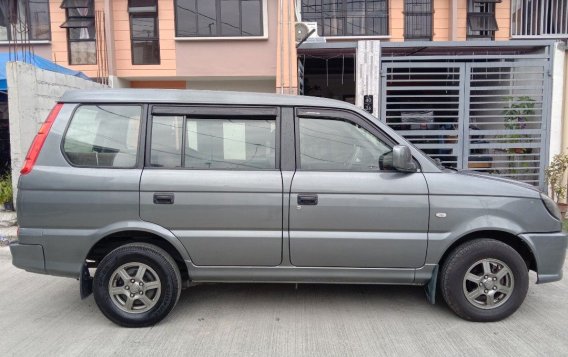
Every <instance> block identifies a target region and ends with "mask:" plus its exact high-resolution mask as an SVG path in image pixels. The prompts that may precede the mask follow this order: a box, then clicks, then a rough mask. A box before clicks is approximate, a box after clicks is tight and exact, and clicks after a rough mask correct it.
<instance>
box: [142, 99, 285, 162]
mask: <svg viewBox="0 0 568 357" xmlns="http://www.w3.org/2000/svg"><path fill="white" fill-rule="evenodd" d="M154 116H183V117H184V124H183V125H184V129H182V143H183V144H182V150H181V156H182V157H183V156H184V155H185V149H186V148H185V146H186V145H185V142H186V136H187V133H186V130H185V125H186V123H187V119H190V118H195V119H204V120H206V119H212V120H223V119H229V120H230V119H242V120H265V119H270V120H274V121H275V122H276V132H275V133H274V135H275V146H276V147H275V149H274V160H275V162H274V168H271V169H256V170H252V169H246V168H242V169H241V168H236V169H221V168H214V169H202V168H191V167H157V166H152V165H151V162H150V159H151V152H152V128H153V123H154ZM281 126H282V114H281V108H280V107H276V106H241V105H215V106H213V105H211V106H192V105H164V104H151V105H150V106H149V110H148V120H147V127H146V133H147V134H146V145H145V146H146V147H145V155H144V170H187V171H251V172H255V171H280V168H281V160H282V158H281V147H280V143H281V135H282V134H281V133H282V130H281Z"/></svg>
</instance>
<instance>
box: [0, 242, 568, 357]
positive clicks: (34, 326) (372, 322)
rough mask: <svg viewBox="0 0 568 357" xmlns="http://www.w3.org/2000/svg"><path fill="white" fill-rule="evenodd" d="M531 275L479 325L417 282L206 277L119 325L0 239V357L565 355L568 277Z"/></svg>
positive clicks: (75, 289)
mask: <svg viewBox="0 0 568 357" xmlns="http://www.w3.org/2000/svg"><path fill="white" fill-rule="evenodd" d="M567 264H568V263H567ZM566 270H567V269H566V268H565V276H567V277H568V272H567V271H566ZM531 280H532V283H531V286H530V289H529V293H528V296H527V299H526V300H525V303H524V304H523V306H522V307H521V308H520V310H519V311H517V313H516V314H515V315H513V316H512V317H510V318H509V319H507V320H505V321H501V322H496V323H488V324H481V323H470V322H465V321H463V320H461V319H459V318H458V317H456V316H455V315H453V313H452V312H451V311H449V309H448V308H447V307H446V306H445V305H444V304H442V303H440V302H438V304H437V305H435V306H432V305H430V304H428V302H427V301H426V297H425V295H424V291H423V290H422V289H421V288H419V287H394V286H353V285H349V286H348V285H299V288H298V290H295V289H294V285H290V284H288V285H284V284H277V285H271V284H206V285H199V286H195V287H192V288H190V289H187V290H185V291H183V292H182V295H181V298H180V301H179V303H178V305H177V306H176V308H175V309H174V311H172V313H171V314H170V316H169V317H168V318H166V319H165V320H164V321H162V322H161V323H160V324H158V325H157V326H154V327H152V328H145V329H126V328H120V327H118V326H115V325H114V324H112V323H111V322H110V321H108V320H107V319H106V318H105V317H104V316H103V315H102V314H101V313H100V312H99V311H98V308H97V306H96V304H95V302H94V300H93V298H92V296H91V297H89V298H88V299H86V300H84V301H81V300H80V298H79V286H78V283H77V281H75V280H72V279H65V278H57V277H51V276H45V275H38V274H31V273H27V272H24V271H22V270H19V269H16V268H14V267H13V266H12V265H11V257H10V254H9V250H8V248H0V356H39V355H41V356H55V355H57V356H62V355H65V356H67V355H72V356H95V355H96V356H100V355H128V356H137V357H140V356H148V355H155V356H170V355H188V356H262V357H264V356H394V355H400V356H476V357H479V356H568V280H567V279H565V280H563V281H561V282H557V283H552V284H545V285H534V280H535V276H534V274H532V276H531Z"/></svg>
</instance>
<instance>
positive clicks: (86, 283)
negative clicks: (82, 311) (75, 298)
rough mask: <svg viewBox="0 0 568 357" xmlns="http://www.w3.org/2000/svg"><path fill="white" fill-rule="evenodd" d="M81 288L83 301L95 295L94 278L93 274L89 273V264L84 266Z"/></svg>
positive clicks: (80, 280) (80, 282)
mask: <svg viewBox="0 0 568 357" xmlns="http://www.w3.org/2000/svg"><path fill="white" fill-rule="evenodd" d="M79 288H80V292H81V300H83V299H85V298H87V297H89V295H91V294H92V293H93V278H92V277H91V273H89V268H88V267H87V263H85V264H83V268H81V278H80V279H79Z"/></svg>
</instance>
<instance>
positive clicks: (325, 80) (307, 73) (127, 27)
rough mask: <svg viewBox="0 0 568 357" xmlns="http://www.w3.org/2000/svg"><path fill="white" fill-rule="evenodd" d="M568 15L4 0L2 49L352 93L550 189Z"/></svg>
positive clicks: (104, 67)
mask: <svg viewBox="0 0 568 357" xmlns="http://www.w3.org/2000/svg"><path fill="white" fill-rule="evenodd" d="M567 14H568V0H18V1H16V0H7V1H2V2H0V52H7V51H13V52H16V51H18V50H22V49H23V50H25V49H28V50H31V51H33V52H34V53H35V54H37V55H40V56H43V57H45V58H47V59H50V60H52V61H54V62H56V63H57V64H60V65H63V66H66V67H69V68H72V69H74V70H79V71H82V72H84V73H85V74H87V75H88V76H90V77H92V78H95V79H98V80H99V81H101V82H104V83H106V82H108V83H109V84H110V85H111V86H113V87H133V88H191V89H217V90H220V89H223V90H243V91H257V92H277V93H287V94H300V95H315V96H323V97H329V98H335V99H339V100H343V101H348V102H352V103H354V104H356V105H359V106H361V107H365V108H366V109H367V110H369V111H370V112H372V113H373V114H374V115H375V116H377V117H379V119H380V120H382V121H384V122H385V123H386V124H388V125H390V126H391V127H392V128H393V129H396V130H398V131H399V132H400V133H401V134H403V135H404V136H406V137H407V138H408V139H409V140H410V141H411V142H413V143H414V144H416V145H417V146H419V147H420V148H422V149H423V150H424V151H426V152H427V153H429V154H430V155H431V156H432V157H434V158H435V159H438V160H440V161H441V162H442V163H444V164H445V165H447V166H451V167H456V168H459V169H472V170H478V171H482V172H487V173H493V174H497V175H501V176H505V177H511V178H515V179H518V180H522V181H525V182H527V183H529V184H533V185H537V186H541V187H544V185H545V178H544V174H543V169H544V167H545V166H546V165H547V163H548V162H549V159H550V158H551V157H552V156H553V155H554V154H556V153H559V152H561V151H565V148H566V147H567V146H568V125H563V122H564V120H563V118H568V106H567V105H566V104H565V103H566V102H568V98H567V97H568V90H566V89H565V88H566V87H567V80H566V78H567V73H568V67H567V66H568V65H567V61H566V60H565V57H566V40H567V39H568V15H567ZM308 35H309V36H308Z"/></svg>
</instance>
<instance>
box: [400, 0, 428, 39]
mask: <svg viewBox="0 0 568 357" xmlns="http://www.w3.org/2000/svg"><path fill="white" fill-rule="evenodd" d="M404 38H405V39H407V40H426V41H430V40H432V0H404Z"/></svg>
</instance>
